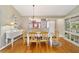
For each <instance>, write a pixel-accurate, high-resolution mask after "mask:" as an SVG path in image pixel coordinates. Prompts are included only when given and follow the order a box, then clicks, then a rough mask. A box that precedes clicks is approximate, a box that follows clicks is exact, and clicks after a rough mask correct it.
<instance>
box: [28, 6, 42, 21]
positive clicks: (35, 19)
mask: <svg viewBox="0 0 79 59" xmlns="http://www.w3.org/2000/svg"><path fill="white" fill-rule="evenodd" d="M32 7H33V16H32V17H31V18H29V19H30V20H31V21H37V22H40V21H41V19H40V18H36V17H35V7H36V6H35V5H32Z"/></svg>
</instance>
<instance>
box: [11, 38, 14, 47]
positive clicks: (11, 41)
mask: <svg viewBox="0 0 79 59" xmlns="http://www.w3.org/2000/svg"><path fill="white" fill-rule="evenodd" d="M13 40H14V39H13V38H12V40H11V45H12V48H13Z"/></svg>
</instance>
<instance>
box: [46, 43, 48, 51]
mask: <svg viewBox="0 0 79 59" xmlns="http://www.w3.org/2000/svg"><path fill="white" fill-rule="evenodd" d="M46 51H47V52H48V42H46Z"/></svg>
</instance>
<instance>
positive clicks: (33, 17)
mask: <svg viewBox="0 0 79 59" xmlns="http://www.w3.org/2000/svg"><path fill="white" fill-rule="evenodd" d="M32 6H33V16H32V17H31V18H30V20H31V21H34V20H35V14H34V13H35V12H34V7H35V5H32Z"/></svg>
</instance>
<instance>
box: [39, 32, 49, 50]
mask: <svg viewBox="0 0 79 59" xmlns="http://www.w3.org/2000/svg"><path fill="white" fill-rule="evenodd" d="M40 34H41V39H40V40H39V43H40V44H39V45H40V47H41V46H42V42H44V43H45V45H46V49H47V50H48V41H49V40H48V32H41V33H40Z"/></svg>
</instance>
